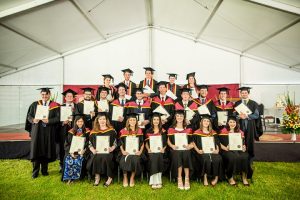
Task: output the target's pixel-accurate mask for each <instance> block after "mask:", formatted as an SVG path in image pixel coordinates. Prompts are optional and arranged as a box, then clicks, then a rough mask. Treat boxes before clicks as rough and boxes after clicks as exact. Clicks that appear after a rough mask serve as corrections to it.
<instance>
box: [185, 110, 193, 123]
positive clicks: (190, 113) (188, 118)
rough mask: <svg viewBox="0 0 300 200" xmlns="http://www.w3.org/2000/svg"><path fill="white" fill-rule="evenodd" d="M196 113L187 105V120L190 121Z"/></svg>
mask: <svg viewBox="0 0 300 200" xmlns="http://www.w3.org/2000/svg"><path fill="white" fill-rule="evenodd" d="M194 115H195V112H194V111H192V110H191V109H190V108H189V107H186V109H185V119H186V121H188V122H189V121H191V120H192V119H193V117H194Z"/></svg>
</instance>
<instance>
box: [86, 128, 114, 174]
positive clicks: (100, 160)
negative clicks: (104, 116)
mask: <svg viewBox="0 0 300 200" xmlns="http://www.w3.org/2000/svg"><path fill="white" fill-rule="evenodd" d="M101 136H109V140H110V141H109V146H110V147H112V146H117V141H116V138H117V133H116V131H115V130H114V129H113V128H108V129H106V130H100V131H91V135H90V138H89V140H90V144H91V145H92V146H93V147H94V148H95V149H96V142H97V137H101ZM113 154H114V153H113V152H110V153H108V154H95V155H94V154H91V158H90V161H89V162H91V171H92V174H93V175H95V174H101V175H106V176H107V177H111V178H113V177H114V173H113V172H114V160H113V158H114V155H113Z"/></svg>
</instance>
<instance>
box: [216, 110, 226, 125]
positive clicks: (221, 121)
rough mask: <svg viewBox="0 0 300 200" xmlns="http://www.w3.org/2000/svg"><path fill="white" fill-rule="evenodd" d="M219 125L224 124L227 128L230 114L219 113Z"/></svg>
mask: <svg viewBox="0 0 300 200" xmlns="http://www.w3.org/2000/svg"><path fill="white" fill-rule="evenodd" d="M217 115H218V123H219V124H222V126H225V125H226V123H227V119H228V112H227V111H218V112H217Z"/></svg>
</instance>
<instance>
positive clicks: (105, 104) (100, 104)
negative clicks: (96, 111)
mask: <svg viewBox="0 0 300 200" xmlns="http://www.w3.org/2000/svg"><path fill="white" fill-rule="evenodd" d="M97 103H98V108H100V109H101V111H102V112H108V111H109V106H108V102H107V101H106V100H104V101H98V102H97Z"/></svg>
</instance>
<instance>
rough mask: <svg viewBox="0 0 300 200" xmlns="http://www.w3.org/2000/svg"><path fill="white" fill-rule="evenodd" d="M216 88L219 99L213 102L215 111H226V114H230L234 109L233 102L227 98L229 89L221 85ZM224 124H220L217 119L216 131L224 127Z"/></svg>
mask: <svg viewBox="0 0 300 200" xmlns="http://www.w3.org/2000/svg"><path fill="white" fill-rule="evenodd" d="M217 89H218V90H219V100H217V101H215V102H214V104H215V107H216V110H217V113H218V112H226V113H227V114H226V115H227V116H231V115H232V114H233V110H234V109H233V106H234V103H232V102H231V101H228V100H227V98H228V94H229V90H230V89H229V88H227V87H221V88H217ZM225 126H226V125H222V123H220V122H219V119H218V129H217V130H216V131H217V132H220V131H221V130H222V129H223V128H225Z"/></svg>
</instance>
